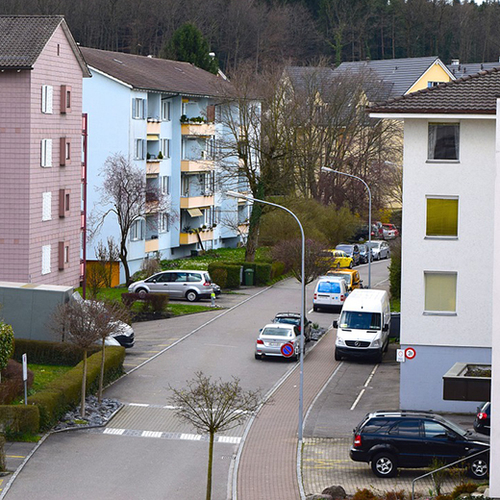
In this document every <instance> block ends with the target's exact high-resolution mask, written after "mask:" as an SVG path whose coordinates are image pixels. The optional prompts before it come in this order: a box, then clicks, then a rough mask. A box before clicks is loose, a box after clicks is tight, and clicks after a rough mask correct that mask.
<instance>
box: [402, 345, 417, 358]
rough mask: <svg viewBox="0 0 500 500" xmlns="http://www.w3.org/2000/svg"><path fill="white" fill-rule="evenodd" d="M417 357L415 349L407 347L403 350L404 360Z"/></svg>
mask: <svg viewBox="0 0 500 500" xmlns="http://www.w3.org/2000/svg"><path fill="white" fill-rule="evenodd" d="M416 355H417V353H416V351H415V349H413V347H407V348H406V349H405V358H406V359H413V358H414V357H415V356H416Z"/></svg>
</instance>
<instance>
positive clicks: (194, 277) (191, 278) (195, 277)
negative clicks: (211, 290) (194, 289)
mask: <svg viewBox="0 0 500 500" xmlns="http://www.w3.org/2000/svg"><path fill="white" fill-rule="evenodd" d="M187 278H188V281H191V282H194V281H201V274H199V273H189V274H188V276H187Z"/></svg>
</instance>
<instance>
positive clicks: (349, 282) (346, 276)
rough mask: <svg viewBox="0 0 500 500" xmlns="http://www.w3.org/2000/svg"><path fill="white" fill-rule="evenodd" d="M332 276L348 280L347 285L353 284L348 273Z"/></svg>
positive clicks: (333, 274) (332, 274)
mask: <svg viewBox="0 0 500 500" xmlns="http://www.w3.org/2000/svg"><path fill="white" fill-rule="evenodd" d="M329 275H331V276H336V277H337V278H342V279H344V280H346V282H347V284H348V285H350V284H351V275H350V274H348V273H330V274H329Z"/></svg>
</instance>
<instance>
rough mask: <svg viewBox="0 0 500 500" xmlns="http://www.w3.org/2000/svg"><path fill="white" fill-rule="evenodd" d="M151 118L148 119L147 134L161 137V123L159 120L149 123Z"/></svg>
mask: <svg viewBox="0 0 500 500" xmlns="http://www.w3.org/2000/svg"><path fill="white" fill-rule="evenodd" d="M149 120H150V118H148V123H147V125H146V133H147V134H148V135H157V136H159V135H160V130H161V123H160V122H159V121H157V120H154V121H149Z"/></svg>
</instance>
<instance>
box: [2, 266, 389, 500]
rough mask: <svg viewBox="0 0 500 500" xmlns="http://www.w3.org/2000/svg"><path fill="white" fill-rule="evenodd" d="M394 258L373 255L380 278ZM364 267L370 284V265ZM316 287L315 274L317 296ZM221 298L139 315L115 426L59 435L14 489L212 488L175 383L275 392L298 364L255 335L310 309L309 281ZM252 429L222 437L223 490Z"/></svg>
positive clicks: (160, 494) (174, 494) (22, 493)
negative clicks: (174, 397)
mask: <svg viewBox="0 0 500 500" xmlns="http://www.w3.org/2000/svg"><path fill="white" fill-rule="evenodd" d="M387 264H388V262H387V261H384V262H379V263H378V262H377V263H373V264H372V286H376V285H377V284H380V283H382V282H384V281H385V280H386V279H387ZM358 269H359V270H360V272H361V274H362V277H363V279H364V283H365V284H366V283H367V282H368V279H367V269H368V266H367V265H364V266H360V267H359V268H358ZM312 291H313V284H311V285H309V287H308V294H307V304H308V305H309V306H310V305H311V298H310V297H311V294H312ZM217 303H218V304H221V305H224V306H225V307H229V309H225V310H223V311H221V310H217V311H213V312H208V313H203V314H196V315H191V316H186V317H180V318H172V319H168V320H163V321H158V322H152V323H142V324H137V325H134V327H135V329H136V338H137V345H136V347H134V348H133V349H131V350H130V351H129V353H128V354H127V360H126V363H127V366H126V368H127V369H128V370H129V371H130V373H129V374H128V375H127V376H126V377H124V378H122V379H121V380H119V381H118V382H116V383H115V384H114V385H113V386H111V387H110V388H108V390H107V391H106V394H105V396H106V397H108V398H113V399H117V400H119V401H121V402H123V403H125V405H126V406H125V408H124V409H123V410H122V411H121V412H119V413H118V414H117V416H116V417H115V418H114V419H113V420H112V421H111V422H110V423H109V424H108V426H107V428H106V429H105V430H103V429H96V430H86V431H83V430H82V431H73V432H66V433H59V434H54V435H51V436H49V437H48V438H47V439H46V440H45V442H44V443H43V444H42V446H41V447H40V448H39V449H38V450H37V452H36V453H35V455H34V456H33V457H32V458H31V460H30V461H29V462H28V464H27V465H26V467H25V468H24V469H23V471H22V472H21V474H20V475H19V476H18V478H17V479H16V481H15V482H14V483H13V485H12V486H11V488H10V490H9V491H8V493H7V495H6V498H7V499H17V498H31V497H33V496H34V495H35V494H34V492H36V495H35V496H36V498H37V499H39V500H45V499H50V500H59V499H68V498H72V499H74V500H79V499H88V498H98V499H103V500H104V499H113V500H121V499H124V500H125V499H132V498H133V499H177V498H183V497H185V496H186V495H187V496H188V497H189V498H203V497H204V494H205V483H206V464H207V453H208V443H207V441H206V439H205V438H204V437H200V436H197V435H196V432H195V431H194V430H193V429H192V428H190V427H189V426H188V425H186V424H184V423H182V422H180V421H178V420H177V419H176V418H175V416H174V412H173V410H172V409H171V408H169V407H168V405H169V395H170V393H171V391H170V388H171V387H175V388H181V387H185V386H186V381H187V380H189V379H191V378H192V377H193V375H194V374H195V372H197V371H202V372H203V373H204V374H206V375H210V376H212V377H214V378H221V379H224V380H227V379H230V378H231V377H233V376H234V377H238V378H239V379H240V382H241V385H242V387H243V388H245V389H257V388H259V389H260V390H261V391H262V394H266V393H267V392H268V391H269V390H271V389H272V387H273V386H274V385H275V384H276V383H277V382H278V381H279V380H280V379H281V378H282V377H283V376H284V375H285V374H286V373H287V372H288V371H289V370H290V369H292V367H293V365H294V364H293V363H292V362H289V361H287V360H266V361H258V360H255V359H254V357H253V353H254V343H255V339H256V336H257V333H258V330H259V328H261V327H262V326H263V325H264V324H266V323H267V322H269V321H270V320H271V319H272V318H273V317H274V314H275V313H276V312H278V311H289V310H295V311H299V310H300V285H299V284H298V283H297V282H296V281H295V280H286V281H284V282H281V283H278V284H277V285H275V286H274V287H272V288H269V289H260V290H259V289H254V288H252V289H248V290H245V291H244V292H243V294H241V295H237V294H234V295H233V294H230V295H227V296H223V297H222V298H221V299H219V300H218V302H217ZM238 303H239V304H240V305H236V304H238ZM308 316H309V319H311V320H312V321H313V323H317V324H318V325H319V326H320V327H323V328H328V327H330V325H331V323H332V320H333V319H334V318H336V317H337V315H336V314H331V313H323V312H317V313H314V312H310V313H309V314H308ZM317 347H318V348H320V347H321V343H320V344H318V345H317ZM151 358H153V359H152V360H151V361H148V360H149V359H151ZM306 362H307V358H306ZM141 364H142V365H141ZM242 434H243V429H242V428H239V429H234V430H233V431H230V432H228V433H227V434H226V435H221V436H219V438H218V441H217V442H216V444H215V450H214V475H213V498H214V499H224V498H227V496H228V484H230V483H231V481H230V478H231V464H232V458H233V456H234V454H235V453H236V451H237V447H238V444H239V440H240V438H241V436H242Z"/></svg>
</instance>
